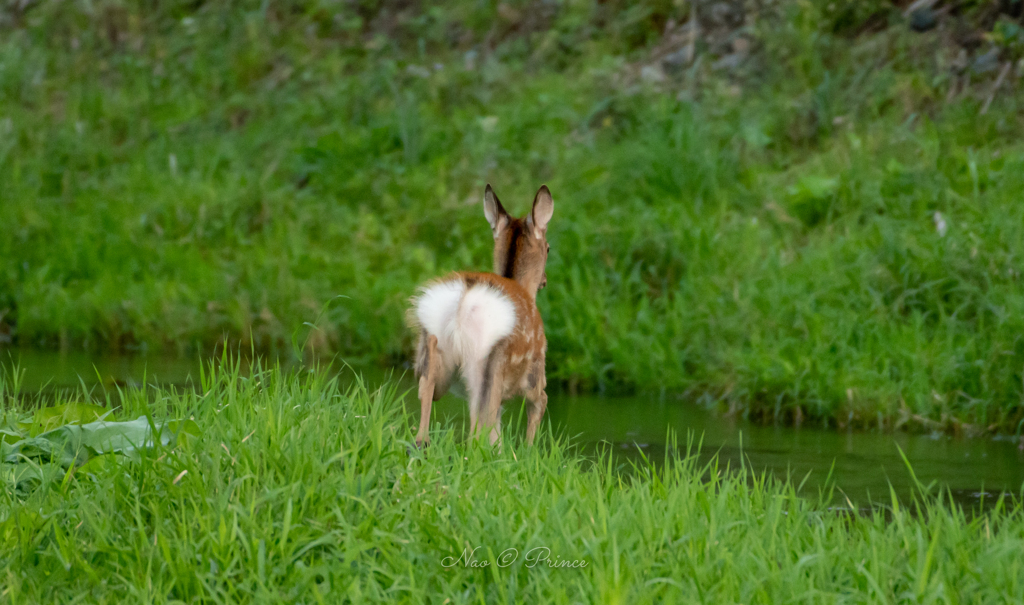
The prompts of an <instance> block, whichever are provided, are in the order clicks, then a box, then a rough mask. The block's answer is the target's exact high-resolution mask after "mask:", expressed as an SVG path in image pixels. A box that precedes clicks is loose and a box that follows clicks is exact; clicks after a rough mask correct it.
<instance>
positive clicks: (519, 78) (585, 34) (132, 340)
mask: <svg viewBox="0 0 1024 605" xmlns="http://www.w3.org/2000/svg"><path fill="white" fill-rule="evenodd" d="M726 4H728V3H717V4H716V6H718V5H723V6H724V5H726ZM739 4H742V3H739ZM748 4H750V3H748ZM1011 4H1013V3H1011ZM18 6H20V3H19V5H18ZM630 6H632V8H630ZM700 6H702V5H701V4H699V3H698V4H697V7H698V8H697V9H694V8H693V7H692V6H691V3H659V2H647V3H640V4H634V3H615V2H609V3H602V4H601V5H599V6H598V5H593V6H592V5H590V4H587V3H580V4H569V3H566V4H558V3H554V4H537V5H530V4H524V3H511V4H503V5H501V6H499V7H497V8H493V7H485V6H483V5H479V4H477V3H454V4H451V5H450V6H448V7H447V8H444V9H430V10H427V9H418V8H415V7H412V8H403V7H402V5H398V4H392V3H388V2H381V3H372V2H371V3H363V4H359V5H354V4H353V5H349V4H343V5H338V6H335V5H333V4H330V3H325V2H322V3H317V2H264V3H260V2H234V3H233V2H205V3H174V2H171V3H160V6H159V8H154V9H143V8H141V7H140V6H137V5H134V4H125V3H117V2H93V3H82V4H79V3H70V4H67V3H65V4H52V3H40V4H35V3H28V4H27V5H26V7H25V8H24V10H21V9H17V7H16V6H13V5H12V7H7V8H4V9H0V10H3V11H4V12H3V13H2V14H3V19H2V20H0V27H2V28H3V35H2V36H0V183H2V185H0V224H3V225H4V228H3V229H2V230H0V338H3V339H5V340H7V341H10V342H13V343H16V344H20V345H29V346H40V345H41V346H53V347H57V346H60V347H81V346H85V347H89V348H115V349H126V348H127V349H133V348H147V349H171V350H179V351H187V350H197V349H199V350H202V349H207V348H209V347H212V346H213V345H214V344H215V343H218V342H220V341H221V339H223V338H225V337H227V338H228V339H230V340H232V341H242V342H243V343H246V344H248V343H249V341H252V343H253V344H254V345H255V346H257V347H259V348H262V349H275V348H277V349H281V348H287V347H289V346H290V344H291V343H292V342H299V343H302V342H308V343H309V344H308V346H310V347H314V348H318V349H319V350H321V351H323V350H329V351H342V352H344V353H345V354H347V355H352V356H355V355H361V356H364V357H368V358H371V359H375V360H378V361H380V362H382V363H397V362H402V361H404V360H406V359H407V356H408V352H409V350H410V335H409V334H408V333H407V331H406V330H405V328H404V327H403V325H402V320H401V318H402V312H403V308H404V305H405V301H406V299H407V297H408V296H409V295H410V294H411V293H412V291H413V289H414V288H415V286H416V284H417V283H419V282H421V281H422V280H424V279H426V278H429V277H432V276H436V275H438V274H439V273H442V272H444V271H447V270H451V269H461V268H484V269H486V268H488V267H489V237H488V230H487V228H486V223H485V221H484V220H483V216H482V211H481V208H480V203H479V201H480V196H481V191H482V188H483V184H484V183H485V182H491V183H493V184H494V185H495V186H496V188H497V191H498V192H499V195H500V196H501V198H502V199H503V200H504V201H505V202H506V205H507V206H510V207H511V208H513V209H514V210H516V211H522V210H524V209H525V206H526V204H527V202H528V201H529V195H531V193H532V191H534V190H535V189H536V187H537V185H538V184H539V183H540V182H546V183H547V184H548V185H549V186H550V187H551V189H552V191H553V192H554V194H555V199H556V205H557V210H556V215H555V219H554V221H553V222H552V225H551V233H550V239H551V242H552V256H551V260H550V263H549V267H548V275H549V288H548V289H547V290H545V291H544V293H543V294H542V296H541V299H540V305H541V308H542V312H543V313H544V317H545V321H546V324H547V326H548V334H549V340H550V354H549V359H550V363H549V365H550V369H549V376H550V379H551V380H552V381H554V382H557V383H561V384H562V385H569V386H571V387H574V388H583V389H605V390H624V389H641V390H652V391H661V392H664V391H672V392H686V393H688V394H689V395H691V396H692V397H695V398H696V397H698V396H702V395H704V396H706V400H708V401H711V402H718V404H719V405H720V406H721V407H723V408H734V409H737V410H739V411H741V412H742V413H744V414H750V415H752V416H754V417H761V418H768V419H774V420H786V421H791V420H795V419H799V418H814V419H818V420H820V421H822V422H824V423H831V424H839V425H848V424H851V423H852V424H855V425H861V426H863V425H871V426H876V425H881V426H884V427H892V426H897V425H899V424H901V423H902V422H905V421H907V420H908V419H913V418H915V416H916V417H919V418H923V419H926V420H929V419H930V420H931V421H933V422H938V423H939V426H951V425H958V424H959V423H962V422H967V423H972V424H974V425H976V426H977V427H980V428H982V429H984V428H986V427H992V428H994V429H1001V430H1008V431H1014V430H1017V429H1018V428H1019V424H1020V422H1021V420H1022V419H1024V412H1022V407H1021V401H1022V400H1024V391H1022V386H1021V385H1022V378H1024V376H1022V370H1021V368H1024V343H1022V341H1021V340H1020V338H1019V335H1020V334H1021V333H1024V319H1022V318H1024V292H1022V290H1021V287H1020V266H1019V259H1020V258H1021V256H1022V255H1024V232H1022V230H1024V227H1022V225H1024V220H1022V219H1024V217H1022V212H1024V210H1022V206H1021V204H1020V200H1021V193H1020V192H1021V191H1022V190H1024V146H1022V144H1021V140H1024V139H1022V138H1021V135H1022V133H1024V118H1022V117H1021V116H1022V115H1024V114H1022V112H1021V103H1022V97H1021V95H1020V92H1019V91H1020V80H1019V77H1020V74H1021V68H1020V66H1019V65H1018V63H1017V61H1018V60H1019V58H1020V52H1019V51H1020V49H1021V47H1022V46H1021V44H1022V42H1024V36H1021V37H1020V39H1018V36H1019V35H1020V32H1019V31H1018V30H1014V29H1013V27H1016V26H1015V25H1014V24H1015V23H1017V22H1018V21H1019V15H1016V14H1014V13H1012V11H1011V12H1008V13H1000V11H999V10H998V9H994V8H993V7H994V6H995V4H992V5H991V6H989V3H967V4H965V7H966V8H962V9H957V10H955V11H953V12H951V13H946V14H944V15H940V17H941V18H940V19H939V22H938V26H937V27H936V28H934V29H931V30H929V31H926V32H924V33H918V32H915V31H912V30H911V29H910V28H909V27H908V20H907V19H906V18H904V17H902V16H901V13H900V12H899V10H898V9H897V8H896V7H894V6H893V5H892V4H891V3H889V2H862V3H843V2H829V3H825V2H802V3H780V4H779V5H776V4H773V3H765V4H764V6H762V8H760V9H758V10H757V11H753V10H751V11H747V12H746V13H742V12H741V13H737V14H733V13H729V12H726V13H722V11H721V10H720V9H715V10H711V8H710V7H705V8H703V9H701V8H700ZM702 10H703V11H704V12H703V13H702V12H701V11H702ZM1014 10H1016V9H1014ZM694 18H696V20H697V22H698V23H700V27H699V31H700V32H701V34H700V36H698V37H697V38H695V39H694V42H693V44H689V42H686V40H685V36H686V35H688V34H687V32H689V31H690V30H689V29H688V28H689V25H688V24H690V23H692V22H693V19H694ZM673 23H678V24H680V25H678V26H677V27H675V28H673V27H671V26H672V24H673ZM666 31H667V32H669V33H665V32H666ZM985 36H987V37H985ZM680 40H682V42H680ZM689 49H692V50H693V55H692V56H691V55H687V53H689V52H690V50H689ZM668 51H672V52H671V53H668ZM680 53H683V54H682V55H680ZM993 53H994V54H993ZM666 57H668V58H666ZM673 57H675V58H674V59H672V58H673ZM669 59H672V60H671V61H669ZM1007 66H1008V68H1007ZM1004 68H1006V69H1004ZM1000 74H1001V75H1002V77H1001V76H1000ZM997 82H998V84H999V86H998V87H997V86H996V85H997ZM983 110H984V111H983ZM306 323H310V324H316V328H315V329H311V328H310V327H309V326H307V325H306Z"/></svg>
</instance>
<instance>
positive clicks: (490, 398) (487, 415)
mask: <svg viewBox="0 0 1024 605" xmlns="http://www.w3.org/2000/svg"><path fill="white" fill-rule="evenodd" d="M504 355H505V351H504V350H503V348H502V347H496V348H495V349H493V350H492V351H491V353H490V355H488V356H487V360H486V361H485V362H484V367H483V372H482V376H481V380H480V387H479V389H478V391H477V392H476V393H473V395H472V397H471V399H472V403H471V404H470V405H471V406H472V407H471V410H470V411H471V414H470V416H471V418H470V435H472V437H474V438H479V437H481V436H483V435H484V433H489V438H490V442H491V445H494V444H495V443H498V442H499V441H501V396H502V393H503V391H504V373H503V372H502V368H503V367H504V366H505V364H504V363H503V362H502V361H503V357H504ZM473 412H475V414H474V413H473Z"/></svg>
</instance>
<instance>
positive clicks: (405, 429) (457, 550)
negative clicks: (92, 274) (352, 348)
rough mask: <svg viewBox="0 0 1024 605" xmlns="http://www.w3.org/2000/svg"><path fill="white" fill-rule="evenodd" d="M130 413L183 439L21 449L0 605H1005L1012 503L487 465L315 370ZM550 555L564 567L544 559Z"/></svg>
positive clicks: (713, 473) (4, 534)
mask: <svg viewBox="0 0 1024 605" xmlns="http://www.w3.org/2000/svg"><path fill="white" fill-rule="evenodd" d="M12 394H13V393H12V386H11V384H10V383H9V382H8V383H7V384H5V385H4V386H3V391H2V394H0V397H2V398H3V399H2V400H3V402H4V410H5V417H4V427H5V430H6V431H7V432H6V433H4V440H5V442H6V443H5V444H4V445H3V447H4V448H5V451H4V454H5V456H10V455H11V454H10V452H11V451H12V448H15V447H16V446H17V444H18V443H24V441H20V442H19V441H18V440H19V439H26V440H28V439H29V437H28V436H29V435H32V434H34V433H35V434H37V435H38V433H39V432H40V431H42V430H44V429H46V428H53V424H52V423H51V425H50V426H42V425H38V424H33V423H32V422H31V421H30V419H26V418H18V417H17V416H16V415H15V413H14V412H12V409H13V407H12V401H11V396H12ZM58 403H64V402H58ZM140 415H148V418H149V420H150V421H152V423H153V425H154V426H157V427H159V426H161V425H162V424H163V421H164V419H166V418H190V419H191V420H192V421H194V423H195V425H194V426H193V425H191V424H190V423H183V424H179V425H176V426H177V428H176V429H174V434H172V435H170V438H168V439H165V440H164V441H163V442H164V443H165V444H164V445H156V446H151V447H149V448H142V449H140V450H136V451H135V452H133V453H129V454H127V455H122V454H116V453H110V454H105V455H97V453H98V452H100V451H103V449H104V448H102V447H100V446H99V445H97V442H95V441H94V442H93V445H94V446H96V447H95V448H94V449H92V450H88V449H87V448H84V447H82V448H79V449H78V450H76V451H75V452H74V453H75V454H76V455H77V456H78V460H77V462H76V463H71V462H69V461H68V460H66V459H65V460H64V462H63V464H62V461H61V457H60V456H56V455H54V456H51V457H48V456H47V455H46V454H44V453H42V452H41V450H40V448H38V447H36V448H35V449H32V448H27V447H24V446H17V448H19V451H20V453H21V455H22V456H21V457H20V458H18V461H20V462H21V463H22V464H33V465H35V467H36V468H37V469H38V471H39V472H38V473H37V474H34V475H21V481H20V482H18V481H16V480H15V479H14V478H13V471H14V466H15V465H13V464H10V462H11V461H10V460H5V461H4V462H3V463H0V472H2V473H3V483H2V489H0V544H2V548H0V577H2V578H3V580H2V582H0V584H2V586H3V591H2V592H0V601H2V602H9V603H34V602H68V601H70V600H73V599H75V598H85V599H86V600H88V601H90V602H96V603H115V602H125V600H126V599H127V600H130V601H133V602H153V603H162V602H194V601H200V602H212V603H220V602H224V603H247V602H257V601H258V602H268V601H279V600H284V601H289V602H302V603H315V602H335V603H337V602H367V601H371V600H372V601H384V600H387V601H394V602H417V603H418V602H426V601H428V600H429V601H431V602H442V601H447V602H452V603H469V602H523V601H536V602H545V603H546V602H552V603H569V602H602V603H645V602H653V601H658V602H687V603H690V602H698V601H699V602H709V603H721V602H742V603H778V602H788V601H794V600H797V601H799V600H810V601H814V602H821V601H830V602H831V601H837V602H846V601H852V602H897V601H898V602H929V603H931V602H992V601H995V600H1006V601H1019V600H1020V599H1022V598H1024V586H1022V585H1021V582H1020V578H1021V577H1022V569H1021V565H1022V563H1021V561H1022V558H1021V556H1020V554H1021V553H1022V551H1024V513H1022V511H1021V509H1020V508H1019V506H1017V505H1012V506H1004V505H997V506H996V507H995V508H994V509H993V510H990V511H989V512H986V513H983V514H980V515H978V516H966V517H965V514H964V512H963V511H962V510H961V509H959V508H958V507H956V506H952V507H951V506H948V505H943V504H942V502H940V501H938V500H935V499H933V498H927V497H925V498H922V499H920V500H919V501H918V503H917V504H914V505H910V506H902V505H898V504H896V503H895V502H894V503H893V506H892V507H891V508H890V509H889V510H881V509H879V510H878V512H877V513H875V514H867V515H850V514H849V513H844V512H843V511H842V503H841V502H837V503H832V504H839V505H840V509H839V510H837V509H832V508H828V507H827V506H826V505H827V504H829V503H828V502H827V501H826V500H825V499H822V500H821V501H820V502H811V501H807V500H804V499H801V498H798V497H797V496H796V495H795V494H794V489H793V486H792V485H790V484H788V483H782V482H778V481H775V480H772V479H769V478H764V477H758V476H753V475H751V474H750V473H748V472H744V471H738V472H726V471H725V469H720V468H717V467H716V466H715V464H714V463H713V462H712V463H711V464H710V465H709V466H706V467H702V468H699V467H698V466H697V464H696V463H695V462H694V459H693V458H686V457H683V458H675V457H672V458H669V459H668V460H666V461H665V462H664V464H663V465H660V464H659V465H658V467H655V466H654V465H653V464H651V465H648V464H641V465H640V467H639V468H635V469H633V470H632V471H631V472H623V469H616V468H615V467H614V465H613V464H612V463H611V462H610V461H609V460H608V459H603V460H598V461H596V462H595V461H594V460H592V459H589V460H588V459H584V458H582V457H581V456H579V455H578V454H577V453H575V452H574V450H573V448H572V447H570V446H567V445H566V444H565V442H564V441H562V440H560V439H556V438H554V437H552V436H551V435H544V436H543V438H542V439H541V443H540V445H539V447H536V448H532V449H528V448H525V447H523V446H522V444H521V435H519V436H518V437H516V436H512V437H510V439H509V441H508V443H507V444H506V447H505V448H504V449H502V450H501V451H492V450H491V449H490V448H487V447H482V448H481V447H472V446H468V445H466V444H464V443H463V437H462V430H461V427H459V428H457V429H452V428H451V427H447V428H440V427H439V428H438V429H437V432H436V433H435V434H434V442H433V444H432V445H431V446H430V447H429V448H427V449H425V450H423V451H419V450H415V449H414V448H413V449H411V448H410V444H411V442H412V427H411V420H412V419H410V418H409V417H408V416H407V414H406V413H405V412H404V411H403V406H402V403H401V400H400V397H399V395H398V394H396V393H395V392H394V391H393V390H389V388H388V387H387V386H385V387H383V388H382V389H381V390H379V391H375V392H367V391H366V390H365V389H364V388H362V387H360V386H356V387H353V388H352V389H348V390H342V389H339V387H338V384H337V382H336V379H327V378H324V377H322V376H319V375H313V374H305V375H303V376H302V377H289V376H285V375H282V374H281V373H279V372H275V371H261V370H259V369H257V370H256V372H255V373H254V374H253V375H251V376H248V377H245V376H242V375H240V373H239V372H238V370H237V368H236V369H232V368H230V367H226V368H222V369H221V370H218V371H217V372H213V373H211V374H208V375H207V376H205V378H204V380H203V388H202V389H201V390H200V392H196V393H192V392H189V393H171V392H167V391H158V392H155V393H153V392H151V393H149V394H148V396H147V395H145V394H142V393H139V392H133V391H129V392H127V393H126V396H125V397H124V405H123V407H122V408H121V409H119V410H117V411H116V413H115V415H114V416H113V417H108V418H107V419H108V420H115V421H117V420H122V421H127V420H131V419H134V418H136V417H139V416H140ZM36 418H37V419H40V418H42V419H44V420H46V419H47V418H49V417H48V416H46V415H45V414H42V415H39V414H37V415H36ZM19 419H20V420H23V422H22V423H20V424H19V423H18V422H16V420H19ZM50 421H53V419H50ZM86 426H87V427H88V426H90V425H86ZM520 428H521V427H520ZM83 430H84V429H83ZM52 434H53V433H42V435H41V436H37V437H36V442H38V441H39V440H45V439H44V438H45V437H46V436H47V435H52ZM12 443H13V444H14V445H12ZM108 449H109V448H108ZM60 451H67V450H60ZM15 457H16V458H17V456H15ZM83 462H84V463H85V464H84V465H83V466H79V467H78V468H77V469H76V467H75V464H79V465H80V464H82V463H83ZM735 470H736V469H734V471H735ZM474 548H479V550H477V551H475V554H474V555H472V556H468V555H464V554H463V553H464V551H466V549H469V550H470V551H472V549H474ZM510 548H513V549H516V551H517V553H518V554H517V556H515V557H513V553H512V552H511V551H508V550H507V549H510ZM544 548H547V549H550V553H549V555H548V560H547V561H543V560H542V561H541V562H539V563H538V558H539V557H540V556H541V555H542V554H547V553H548V551H545V550H543V549H544ZM534 549H541V550H534ZM503 553H505V554H504V557H505V558H502V554H503ZM530 553H532V554H530ZM469 561H472V562H474V563H475V564H473V563H470V562H469ZM564 561H570V562H576V565H577V567H561V566H551V565H549V562H556V563H558V562H564ZM487 562H489V565H486V566H484V565H483V564H484V563H487ZM499 562H500V563H501V565H500V566H499ZM584 564H585V565H584Z"/></svg>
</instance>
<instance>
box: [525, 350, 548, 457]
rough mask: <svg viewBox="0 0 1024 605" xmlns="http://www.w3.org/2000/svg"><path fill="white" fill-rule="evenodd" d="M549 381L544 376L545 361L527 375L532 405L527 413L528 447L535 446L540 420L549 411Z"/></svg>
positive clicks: (531, 369) (528, 395) (528, 398)
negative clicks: (534, 440)
mask: <svg viewBox="0 0 1024 605" xmlns="http://www.w3.org/2000/svg"><path fill="white" fill-rule="evenodd" d="M547 384H548V381H547V377H546V376H545V374H544V360H543V359H541V361H540V362H539V363H536V364H534V366H533V367H531V368H530V370H529V372H527V374H526V400H527V401H528V402H529V403H530V408H529V410H528V411H527V417H528V424H527V425H526V445H533V439H534V437H536V436H537V428H538V427H539V426H540V420H541V418H543V417H544V412H545V410H547V409H548V393H547V391H545V390H544V389H545V388H546V387H547Z"/></svg>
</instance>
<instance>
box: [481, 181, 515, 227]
mask: <svg viewBox="0 0 1024 605" xmlns="http://www.w3.org/2000/svg"><path fill="white" fill-rule="evenodd" d="M484 216H486V217H487V222H488V223H490V224H491V232H492V233H494V236H495V237H497V236H498V233H500V232H501V230H502V229H504V228H505V227H507V226H508V223H509V218H508V212H505V208H504V207H502V205H501V202H500V201H498V196H497V195H494V189H491V185H490V184H488V185H487V189H485V190H484Z"/></svg>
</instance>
